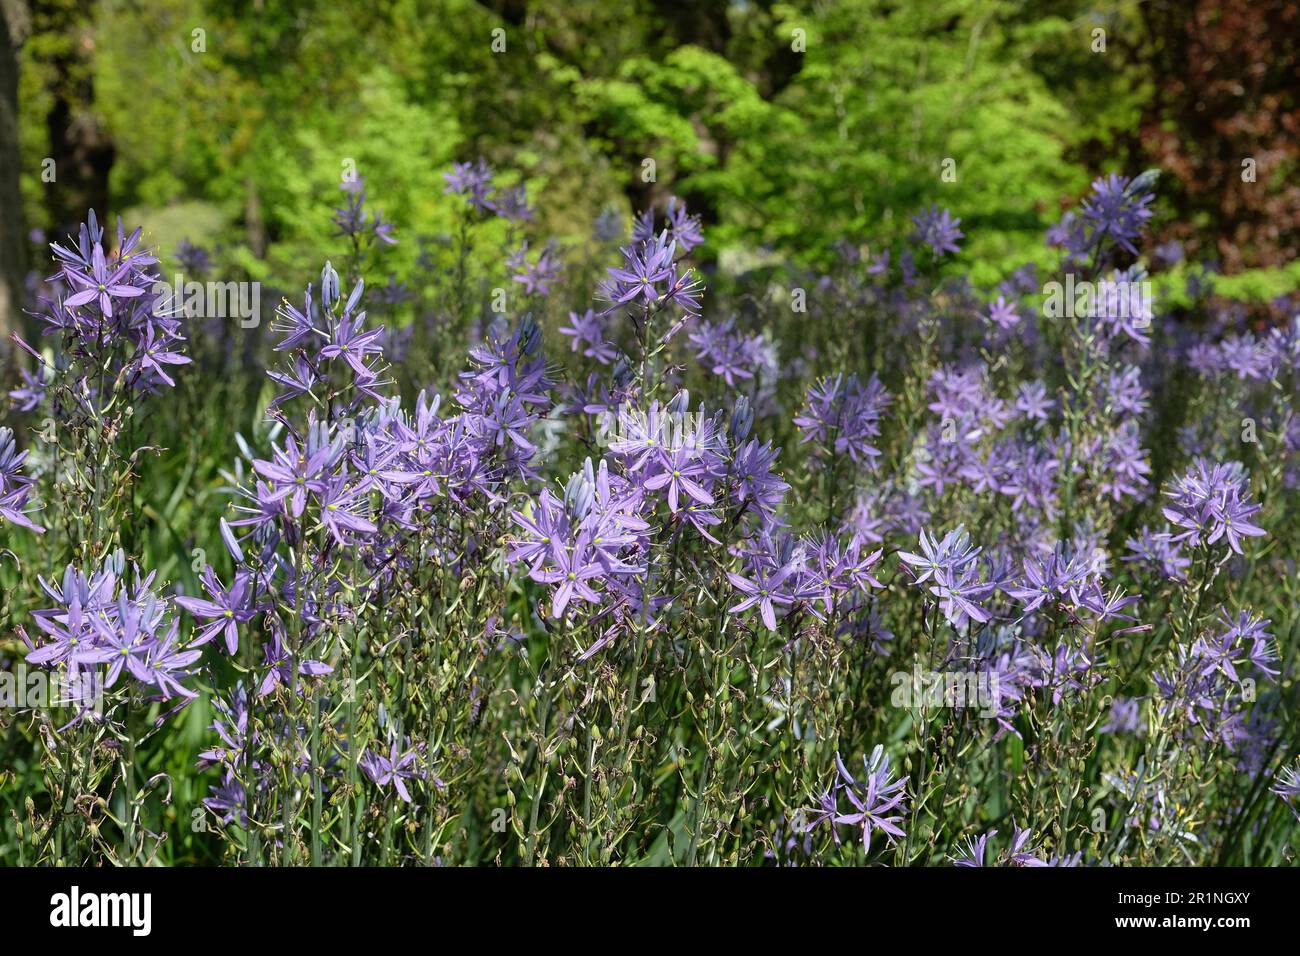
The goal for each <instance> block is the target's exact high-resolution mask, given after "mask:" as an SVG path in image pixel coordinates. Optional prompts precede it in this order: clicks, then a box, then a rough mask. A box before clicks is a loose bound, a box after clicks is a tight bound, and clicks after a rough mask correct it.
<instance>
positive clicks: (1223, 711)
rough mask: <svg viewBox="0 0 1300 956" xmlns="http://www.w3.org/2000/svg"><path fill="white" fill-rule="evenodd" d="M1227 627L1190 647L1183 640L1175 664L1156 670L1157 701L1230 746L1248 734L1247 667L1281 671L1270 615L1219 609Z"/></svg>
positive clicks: (1265, 671)
mask: <svg viewBox="0 0 1300 956" xmlns="http://www.w3.org/2000/svg"><path fill="white" fill-rule="evenodd" d="M1219 618H1220V625H1221V626H1222V627H1223V630H1222V631H1220V632H1218V633H1215V634H1206V635H1204V636H1202V637H1200V638H1198V639H1197V640H1196V641H1195V642H1193V643H1192V645H1191V646H1190V647H1189V646H1187V645H1180V646H1178V647H1177V648H1176V649H1175V650H1174V652H1173V654H1172V655H1171V656H1172V657H1173V663H1172V666H1171V667H1169V668H1168V669H1164V670H1161V671H1157V672H1155V673H1153V674H1152V680H1153V681H1154V682H1155V685H1156V706H1157V707H1158V708H1159V709H1160V712H1161V713H1162V714H1164V715H1165V716H1167V717H1175V718H1181V719H1183V720H1185V721H1186V724H1187V726H1186V730H1188V731H1190V730H1191V728H1193V727H1195V728H1199V729H1200V731H1201V734H1202V735H1203V736H1204V738H1205V739H1206V740H1217V741H1219V742H1221V743H1223V744H1224V746H1226V747H1227V748H1228V749H1230V750H1233V749H1236V747H1237V745H1238V743H1239V742H1240V741H1241V740H1243V739H1246V737H1248V733H1247V732H1246V731H1245V720H1244V718H1245V705H1244V703H1243V698H1244V697H1245V696H1246V695H1244V694H1243V693H1242V691H1241V685H1242V682H1243V677H1242V673H1241V672H1242V670H1243V669H1244V668H1246V667H1252V668H1254V669H1255V670H1256V671H1258V672H1259V673H1260V674H1261V675H1263V676H1264V677H1265V678H1267V679H1269V680H1274V679H1276V677H1277V674H1278V671H1277V670H1276V669H1274V668H1273V667H1271V666H1270V665H1271V664H1273V663H1274V662H1275V661H1276V660H1277V652H1276V650H1275V649H1274V646H1273V644H1272V635H1271V634H1269V633H1268V632H1267V631H1266V630H1265V628H1266V627H1267V626H1268V621H1266V620H1264V619H1262V618H1258V617H1255V616H1253V615H1251V614H1249V613H1247V612H1245V611H1240V612H1238V614H1237V616H1236V618H1232V617H1230V616H1229V615H1228V614H1227V613H1226V612H1225V611H1222V610H1220V615H1219Z"/></svg>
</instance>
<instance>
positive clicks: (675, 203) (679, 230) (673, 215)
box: [667, 196, 704, 252]
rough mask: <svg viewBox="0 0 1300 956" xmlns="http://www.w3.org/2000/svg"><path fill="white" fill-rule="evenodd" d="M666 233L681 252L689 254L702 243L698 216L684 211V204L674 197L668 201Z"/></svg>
mask: <svg viewBox="0 0 1300 956" xmlns="http://www.w3.org/2000/svg"><path fill="white" fill-rule="evenodd" d="M667 216H668V232H669V234H670V235H671V236H672V237H673V241H674V242H675V243H677V246H678V247H679V248H680V249H681V250H682V252H690V251H691V250H692V249H694V248H695V247H696V246H699V245H702V244H703V243H704V230H703V227H702V226H701V224H700V217H699V216H692V215H690V214H689V213H688V212H687V211H686V203H685V202H683V201H682V200H680V199H678V198H677V197H676V196H674V197H673V198H671V199H669V200H668V211H667Z"/></svg>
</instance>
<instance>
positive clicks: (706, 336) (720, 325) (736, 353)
mask: <svg viewBox="0 0 1300 956" xmlns="http://www.w3.org/2000/svg"><path fill="white" fill-rule="evenodd" d="M687 338H688V339H689V341H690V343H691V345H693V346H694V347H695V349H696V352H695V358H696V360H697V361H698V362H699V363H700V364H701V365H702V366H703V367H704V368H706V369H708V370H709V372H710V373H711V374H713V375H717V376H720V377H721V378H722V380H723V381H724V382H726V383H727V387H728V388H735V387H736V385H737V383H738V382H739V381H741V380H751V379H753V378H754V377H755V376H756V375H757V374H759V373H760V372H761V373H764V375H765V376H767V374H768V373H773V374H772V375H771V378H775V377H776V376H775V372H776V369H775V367H774V363H773V362H772V358H771V355H770V352H771V349H770V346H769V345H768V342H767V340H766V339H765V338H764V337H763V336H762V335H745V334H744V333H742V332H741V331H740V330H738V329H737V328H736V319H735V317H734V316H733V317H732V318H729V319H726V320H725V321H722V322H698V323H695V324H694V327H693V328H692V329H691V331H689V332H688V333H687ZM771 378H769V379H766V380H767V381H769V382H770V381H771Z"/></svg>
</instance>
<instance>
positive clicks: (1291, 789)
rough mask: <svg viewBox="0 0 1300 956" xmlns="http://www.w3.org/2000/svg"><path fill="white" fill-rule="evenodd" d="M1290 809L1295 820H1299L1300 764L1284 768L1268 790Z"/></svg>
mask: <svg viewBox="0 0 1300 956" xmlns="http://www.w3.org/2000/svg"><path fill="white" fill-rule="evenodd" d="M1270 789H1271V790H1272V792H1273V793H1276V794H1277V795H1278V796H1279V797H1281V798H1282V799H1283V800H1284V801H1286V805H1287V806H1288V807H1290V808H1291V812H1292V813H1294V814H1295V817H1296V819H1297V820H1300V764H1297V765H1296V766H1294V767H1286V768H1284V769H1283V770H1282V771H1281V772H1280V773H1279V774H1278V775H1277V779H1276V781H1274V783H1273V786H1272V787H1271V788H1270Z"/></svg>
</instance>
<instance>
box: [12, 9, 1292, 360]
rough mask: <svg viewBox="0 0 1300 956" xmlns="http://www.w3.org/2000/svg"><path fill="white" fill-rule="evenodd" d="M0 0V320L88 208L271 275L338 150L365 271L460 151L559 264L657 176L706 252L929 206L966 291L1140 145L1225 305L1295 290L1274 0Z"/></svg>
mask: <svg viewBox="0 0 1300 956" xmlns="http://www.w3.org/2000/svg"><path fill="white" fill-rule="evenodd" d="M0 5H2V6H3V8H4V12H5V17H4V32H3V33H0V210H2V211H3V215H2V217H0V273H3V274H2V275H0V287H2V288H0V296H3V298H0V321H4V322H6V323H9V324H10V325H12V324H13V323H14V322H15V321H17V319H16V315H17V310H16V309H15V307H14V303H15V302H17V301H21V300H22V299H23V298H24V296H25V293H24V286H25V285H27V284H29V283H31V282H32V281H33V270H36V272H35V275H37V276H39V275H41V274H42V273H41V272H40V270H42V269H46V268H47V263H48V250H47V249H46V247H45V243H46V242H48V241H49V240H51V239H56V238H59V237H60V236H61V235H62V234H64V233H66V231H67V230H68V229H70V228H73V227H75V225H76V223H78V222H80V221H81V220H82V219H83V218H84V216H85V212H86V210H87V209H89V208H94V209H95V210H97V211H98V212H99V213H100V216H101V219H104V218H106V219H107V221H108V222H114V221H115V219H116V217H117V216H119V215H120V216H122V217H123V219H124V220H126V221H127V223H128V224H130V225H134V224H140V225H143V226H144V227H145V233H146V239H147V240H148V241H149V242H151V243H152V244H153V245H155V246H156V247H157V248H158V250H159V252H160V253H161V254H162V255H163V257H164V261H163V267H164V272H165V274H169V272H168V270H169V269H170V268H171V267H172V266H174V265H175V264H176V260H175V258H174V256H175V253H176V250H177V249H178V248H182V247H181V243H182V241H188V242H190V243H193V244H194V245H196V246H198V247H201V248H202V249H204V250H205V252H206V253H207V254H208V255H209V256H210V258H211V261H210V262H209V263H208V264H209V266H210V267H211V270H212V271H213V272H215V273H216V274H217V275H219V276H220V277H221V278H222V279H227V280H229V279H251V280H260V281H272V280H278V281H283V282H286V283H287V284H288V285H289V286H290V287H296V288H297V289H301V287H302V285H304V284H305V282H306V279H307V277H309V276H311V275H314V274H315V272H316V271H317V270H319V268H320V263H321V261H322V260H323V259H324V258H326V257H327V256H328V255H330V254H331V251H333V252H334V253H335V254H336V255H337V254H342V252H343V251H344V249H345V248H346V243H345V242H344V240H343V239H342V238H340V237H339V235H338V230H337V229H336V228H335V227H334V224H333V223H332V222H331V219H330V215H329V209H330V208H332V207H341V206H344V205H345V202H346V199H347V196H346V195H345V194H344V193H343V192H342V191H341V190H340V184H341V182H342V180H343V177H344V176H345V175H346V174H347V173H348V172H349V170H352V171H355V172H356V173H357V174H358V175H359V176H360V177H362V178H363V179H364V182H365V185H366V189H367V204H368V208H371V209H373V210H376V211H378V212H380V213H381V214H382V217H383V220H384V221H387V222H389V223H391V224H392V228H393V235H394V236H395V237H396V238H397V239H398V240H399V241H398V243H397V244H396V245H394V246H389V245H388V244H387V243H384V244H382V248H380V249H378V250H377V251H376V253H375V258H374V259H373V260H372V261H370V262H367V263H366V267H367V268H366V271H367V277H368V279H370V281H372V282H382V281H383V280H384V279H385V278H389V279H391V283H392V284H393V287H394V288H400V286H401V284H402V283H403V282H406V281H408V280H410V279H411V278H412V276H413V274H414V273H415V271H416V270H418V269H419V268H421V262H422V261H423V264H424V266H427V265H428V264H429V262H430V259H429V256H430V249H431V248H434V247H436V246H437V244H438V242H439V241H442V240H445V237H446V235H447V234H448V232H449V231H450V230H452V229H453V228H454V209H455V208H456V207H455V205H454V204H452V203H450V202H449V201H447V200H448V199H449V197H446V196H444V195H443V190H444V180H443V175H442V174H443V173H444V172H446V171H447V170H448V169H449V168H450V166H451V163H452V162H453V161H457V160H460V161H464V160H473V159H477V158H479V157H482V158H484V159H485V160H486V161H487V162H488V163H489V164H491V165H492V166H493V167H494V168H495V169H496V170H497V172H498V181H499V182H505V183H507V184H510V183H519V184H523V185H525V186H526V187H527V195H528V197H529V202H530V203H531V204H532V205H533V207H534V209H535V223H534V228H535V231H536V233H537V234H539V235H544V236H549V237H555V238H557V239H558V241H559V242H560V243H561V245H562V246H564V247H565V252H566V256H567V257H569V258H570V260H572V258H573V257H574V256H575V255H576V256H577V257H579V258H580V257H581V255H582V247H583V245H584V244H586V243H590V242H592V241H593V239H592V236H591V232H592V228H591V223H592V221H593V220H594V219H596V218H597V217H598V216H599V215H600V214H601V213H602V212H603V213H605V215H606V217H613V216H617V217H619V218H620V219H621V221H622V228H623V229H624V230H626V227H627V225H628V224H629V223H630V220H631V217H632V215H633V214H634V213H635V212H636V211H638V210H641V209H645V208H648V207H650V206H657V207H659V208H662V207H663V205H664V204H665V203H666V201H667V199H668V198H669V197H670V196H673V195H675V196H679V197H681V198H683V199H685V200H686V201H687V203H688V205H689V207H690V209H691V210H692V211H693V212H695V213H698V214H700V215H701V216H702V217H703V218H704V223H705V226H706V227H707V228H708V234H709V237H710V241H709V243H708V245H707V246H705V247H704V248H703V249H702V250H701V254H702V256H703V258H704V261H705V264H706V267H707V268H709V269H711V270H713V271H714V272H715V273H716V274H717V275H718V276H719V277H720V278H725V277H726V276H727V275H732V274H736V273H739V272H744V271H746V270H752V269H755V268H761V267H763V266H764V265H765V264H768V263H773V262H777V261H781V262H786V263H792V264H796V265H798V266H800V267H810V268H815V267H816V266H817V265H818V264H819V263H823V262H825V261H827V259H828V257H830V256H831V255H833V250H834V249H835V248H836V246H837V244H840V243H844V242H849V243H852V244H854V245H859V244H868V245H869V244H871V243H873V242H876V241H880V242H885V241H888V240H889V239H891V238H893V237H895V236H896V235H898V234H900V233H902V232H904V231H906V230H908V229H910V222H909V219H908V217H909V215H910V214H911V213H913V212H914V211H916V209H918V208H919V207H922V206H924V205H927V204H929V203H938V204H941V205H943V206H945V207H947V208H949V209H951V210H952V212H953V214H954V215H955V216H959V217H960V218H961V220H962V223H963V226H962V228H963V230H964V231H965V233H966V235H967V236H968V237H970V239H969V241H968V243H967V244H965V246H964V247H963V249H962V253H961V255H960V256H959V257H958V258H957V260H956V262H955V264H954V268H955V269H958V270H961V271H964V272H966V273H967V274H968V275H969V276H970V278H971V279H972V280H973V281H974V282H975V283H976V284H989V283H992V282H994V281H996V280H997V279H998V278H999V277H1000V276H1002V275H1004V274H1005V273H1006V272H1008V271H1009V270H1010V269H1011V268H1013V267H1015V266H1017V265H1019V264H1021V263H1023V262H1026V261H1032V260H1034V259H1035V258H1036V257H1037V256H1041V255H1044V254H1045V250H1044V248H1043V246H1042V243H1041V238H1042V234H1043V231H1044V229H1045V228H1046V227H1047V226H1049V225H1050V224H1051V223H1052V222H1054V221H1055V220H1056V219H1057V218H1059V215H1060V211H1061V209H1062V208H1063V207H1064V206H1065V205H1066V204H1068V203H1069V202H1071V201H1073V199H1074V198H1075V197H1077V196H1078V195H1080V194H1082V193H1083V192H1084V191H1085V190H1086V187H1087V185H1088V183H1089V181H1090V180H1091V179H1093V178H1094V177H1096V176H1097V175H1100V174H1101V173H1103V172H1108V171H1112V170H1114V171H1119V172H1124V173H1127V174H1129V175H1132V174H1135V173H1136V172H1138V171H1140V170H1142V169H1145V168H1148V167H1156V168H1158V169H1160V170H1162V171H1163V173H1164V174H1165V175H1164V177H1162V182H1161V188H1160V203H1159V209H1160V213H1159V218H1158V219H1157V220H1156V222H1155V228H1154V230H1153V238H1152V240H1151V243H1152V248H1153V249H1155V248H1158V249H1161V250H1162V253H1163V254H1164V255H1165V257H1166V259H1167V260H1168V259H1179V258H1184V257H1185V258H1186V259H1187V260H1189V261H1198V262H1209V263H1210V264H1211V265H1212V266H1213V267H1214V268H1215V269H1216V270H1217V271H1218V272H1220V273H1222V275H1223V278H1222V279H1221V280H1220V281H1219V283H1218V289H1219V291H1220V292H1221V293H1224V294H1227V295H1231V296H1233V297H1236V298H1241V299H1242V300H1244V301H1247V302H1251V303H1256V304H1266V303H1267V302H1268V301H1270V300H1271V299H1272V298H1274V297H1276V296H1279V295H1282V294H1284V293H1286V292H1289V291H1290V290H1292V289H1295V288H1296V287H1297V285H1300V279H1298V276H1300V273H1298V272H1297V269H1296V268H1295V265H1294V262H1295V258H1296V255H1295V254H1296V246H1297V243H1298V242H1300V175H1297V162H1298V161H1300V103H1298V102H1297V97H1298V96H1300V58H1297V46H1298V45H1300V2H1297V0H1253V2H1249V3H1247V2H1245V0H1234V2H1226V3H1221V2H1215V0H1148V2H1117V3H1099V2H1077V0H1039V2H1033V3H1018V2H1009V0H924V2H921V0H902V2H899V0H838V2H809V3H773V2H767V0H731V2H727V0H641V2H628V3H619V2H594V0H577V2H575V0H535V2H524V0H510V2H500V0H498V2H483V3H480V2H469V0H366V2H351V0H349V2H340V0H324V2H311V0H302V2H272V0H257V2H250V3H243V2H228V0H148V2H133V0H101V2H89V0H83V2H75V0H0ZM322 210H324V213H323V214H322ZM106 214H107V216H106ZM1147 251H1148V252H1149V251H1150V250H1147ZM422 256H423V259H422ZM6 338H7V336H6Z"/></svg>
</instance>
